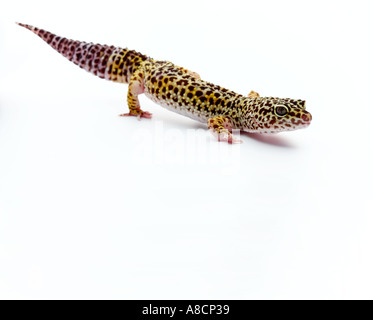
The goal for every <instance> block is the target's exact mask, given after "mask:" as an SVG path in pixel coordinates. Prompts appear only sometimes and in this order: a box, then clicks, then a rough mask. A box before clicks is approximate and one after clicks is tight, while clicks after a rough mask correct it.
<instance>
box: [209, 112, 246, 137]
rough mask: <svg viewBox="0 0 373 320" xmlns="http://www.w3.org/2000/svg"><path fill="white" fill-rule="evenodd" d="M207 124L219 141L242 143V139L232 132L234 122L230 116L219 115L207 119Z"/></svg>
mask: <svg viewBox="0 0 373 320" xmlns="http://www.w3.org/2000/svg"><path fill="white" fill-rule="evenodd" d="M207 126H208V128H209V130H210V131H211V132H212V134H213V135H214V136H216V137H217V138H218V140H219V141H226V142H228V143H242V140H240V139H237V138H236V137H235V136H234V135H233V134H232V133H231V131H232V124H231V121H230V120H229V119H228V118H225V117H222V116H218V117H213V118H210V119H208V120H207Z"/></svg>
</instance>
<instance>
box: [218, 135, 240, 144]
mask: <svg viewBox="0 0 373 320" xmlns="http://www.w3.org/2000/svg"><path fill="white" fill-rule="evenodd" d="M218 140H219V141H224V142H228V143H230V144H234V143H242V142H243V141H242V140H241V139H238V138H236V137H235V136H234V135H232V134H225V133H221V134H219V135H218Z"/></svg>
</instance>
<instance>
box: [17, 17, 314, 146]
mask: <svg viewBox="0 0 373 320" xmlns="http://www.w3.org/2000/svg"><path fill="white" fill-rule="evenodd" d="M18 24H19V25H20V26H23V27H25V28H27V29H29V30H31V31H32V32H34V33H35V34H37V35H38V36H39V37H41V38H42V39H43V40H44V41H46V42H47V43H48V44H49V45H50V46H52V47H53V48H54V49H55V50H57V51H58V52H59V53H61V54H62V55H63V56H65V57H66V58H68V59H69V60H70V61H72V62H73V63H75V64H77V65H78V66H79V67H81V68H82V69H85V70H86V71H88V72H91V73H93V74H94V75H97V76H98V77H100V78H103V79H106V80H110V81H114V82H120V83H128V93H127V103H128V108H129V112H128V113H126V114H122V115H121V116H136V117H138V118H151V114H150V113H149V112H146V111H143V110H142V109H141V107H140V103H139V99H138V96H139V95H140V94H142V93H145V95H146V96H147V97H148V98H150V99H151V100H152V101H154V102H155V103H157V104H159V105H161V106H163V107H165V108H167V109H168V110H171V111H173V112H176V113H179V114H182V115H184V116H187V117H189V118H192V119H194V120H197V121H200V122H202V123H205V124H207V126H208V128H209V129H210V130H211V131H212V133H213V134H214V135H216V136H217V138H218V139H219V140H222V141H227V142H229V143H234V142H240V140H238V139H236V138H235V137H234V136H233V135H232V130H233V129H238V130H242V131H246V132H258V133H276V132H280V131H290V130H296V129H301V128H306V127H308V126H309V125H310V123H311V120H312V116H311V114H310V113H309V112H308V111H306V109H305V101H304V100H299V99H289V98H285V99H283V98H273V97H260V96H259V94H258V93H256V92H254V91H251V92H250V94H249V95H248V96H243V95H241V94H238V93H235V92H233V91H231V90H228V89H225V88H223V87H220V86H218V85H215V84H212V83H210V82H207V81H204V80H202V79H201V78H200V76H199V75H198V74H197V73H195V72H192V71H189V70H187V69H185V68H182V67H179V66H177V65H175V64H173V63H171V62H169V61H159V60H155V59H152V58H150V57H148V56H146V55H143V54H141V53H139V52H136V51H134V50H129V49H127V48H125V49H122V48H119V47H114V46H108V45H100V44H93V43H87V42H82V41H74V40H69V39H66V38H64V37H60V36H57V35H54V34H52V33H50V32H48V31H45V30H42V29H39V28H36V27H33V26H30V25H26V24H20V23H18Z"/></svg>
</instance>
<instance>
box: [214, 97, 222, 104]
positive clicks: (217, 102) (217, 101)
mask: <svg viewBox="0 0 373 320" xmlns="http://www.w3.org/2000/svg"><path fill="white" fill-rule="evenodd" d="M215 96H216V95H215ZM220 101H221V99H218V100H216V102H215V103H216V104H220Z"/></svg>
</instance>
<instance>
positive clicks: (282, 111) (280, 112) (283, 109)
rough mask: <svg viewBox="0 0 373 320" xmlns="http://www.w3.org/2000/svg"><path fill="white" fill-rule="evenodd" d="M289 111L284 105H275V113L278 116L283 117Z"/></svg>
mask: <svg viewBox="0 0 373 320" xmlns="http://www.w3.org/2000/svg"><path fill="white" fill-rule="evenodd" d="M288 112H289V110H288V108H287V107H285V106H277V107H276V108H275V113H276V115H278V116H279V117H283V116H285V115H286V114H287V113H288Z"/></svg>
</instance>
